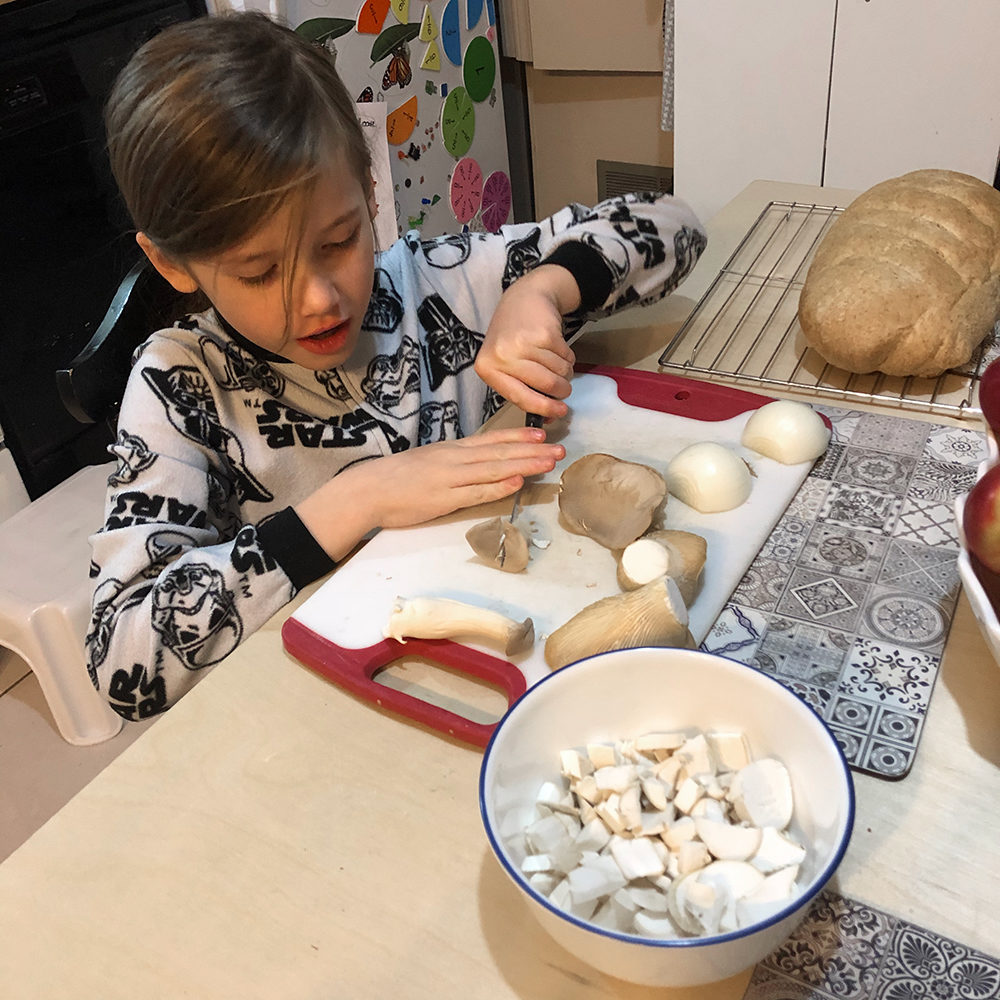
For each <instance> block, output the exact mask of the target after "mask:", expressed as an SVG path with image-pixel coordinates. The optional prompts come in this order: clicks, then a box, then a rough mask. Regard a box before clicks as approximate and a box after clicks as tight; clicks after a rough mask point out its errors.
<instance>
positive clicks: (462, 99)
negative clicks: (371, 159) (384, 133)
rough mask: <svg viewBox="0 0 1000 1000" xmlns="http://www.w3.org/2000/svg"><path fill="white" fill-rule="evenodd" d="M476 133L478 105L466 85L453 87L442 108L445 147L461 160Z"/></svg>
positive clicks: (442, 130)
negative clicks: (470, 95)
mask: <svg viewBox="0 0 1000 1000" xmlns="http://www.w3.org/2000/svg"><path fill="white" fill-rule="evenodd" d="M414 100H416V98H414ZM475 134H476V107H475V105H474V104H473V102H472V98H471V97H469V92H468V91H467V90H466V89H465V87H453V88H452V89H451V90H450V91H449V92H448V96H447V97H446V98H445V99H444V107H443V108H442V109H441V136H442V139H443V140H444V148H445V149H446V150H448V152H449V154H450V155H452V156H453V157H455V159H456V160H460V159H461V158H462V157H463V156H465V154H466V153H467V152H468V151H469V147H470V146H471V145H472V137H473V136H474V135H475ZM390 141H391V140H390Z"/></svg>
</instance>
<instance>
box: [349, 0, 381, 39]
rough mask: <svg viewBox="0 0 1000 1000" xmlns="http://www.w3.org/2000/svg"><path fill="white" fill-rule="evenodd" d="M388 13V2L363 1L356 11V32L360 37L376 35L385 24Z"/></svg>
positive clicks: (378, 0) (379, 0)
mask: <svg viewBox="0 0 1000 1000" xmlns="http://www.w3.org/2000/svg"><path fill="white" fill-rule="evenodd" d="M388 13H389V0H365V2H364V3H363V4H362V5H361V10H359V11H358V19H357V25H358V32H359V33H360V34H362V35H377V34H378V33H379V32H380V31H381V30H382V25H383V24H385V19H386V16H387V15H388Z"/></svg>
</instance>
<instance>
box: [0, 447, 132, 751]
mask: <svg viewBox="0 0 1000 1000" xmlns="http://www.w3.org/2000/svg"><path fill="white" fill-rule="evenodd" d="M114 468H115V465H114V463H113V462H112V463H108V464H105V465H94V466H89V467H87V468H85V469H81V470H80V471H79V472H77V473H75V474H74V475H72V476H70V478H69V479H67V480H65V481H64V482H62V483H60V484H59V485H58V486H56V487H54V488H53V489H51V490H49V492H48V493H46V494H45V495H44V496H41V497H39V498H38V499H37V500H35V501H34V502H33V503H30V504H29V505H28V506H27V507H25V508H23V509H22V510H19V511H17V512H16V513H14V514H13V515H12V516H11V517H9V518H8V519H7V520H6V521H4V522H2V523H0V646H6V647H7V648H8V649H10V650H12V651H13V652H15V653H17V655H18V656H20V657H21V659H23V660H24V661H25V663H27V664H28V666H29V667H30V668H31V670H32V672H33V673H34V675H35V677H37V678H38V683H39V686H40V687H41V689H42V694H44V695H45V700H46V702H47V703H48V706H49V709H50V710H51V712H52V716H53V718H54V719H55V721H56V725H57V726H58V727H59V733H60V735H61V736H62V738H63V739H64V740H66V742H67V743H73V744H75V745H76V746H89V745H90V744H92V743H101V742H103V741H104V740H108V739H111V737H112V736H114V735H115V734H116V733H117V732H118V731H119V730H120V729H121V727H122V719H121V717H120V716H119V715H117V714H115V712H113V711H112V710H111V707H110V706H109V705H108V703H107V702H106V701H105V700H104V698H103V697H102V696H101V695H99V694H98V693H97V691H96V690H95V689H94V685H93V684H91V682H90V678H89V677H88V676H87V667H86V660H85V656H84V649H83V643H84V637H85V636H86V634H87V626H88V625H89V622H90V599H91V595H92V593H93V583H92V581H91V580H90V574H89V569H90V558H91V555H90V545H89V543H88V541H87V539H88V538H89V537H90V536H91V535H92V534H93V533H94V532H95V531H97V530H98V529H99V528H100V526H101V524H102V523H103V519H104V497H105V493H106V492H107V483H108V475H109V474H110V473H111V471H112V470H113V469H114Z"/></svg>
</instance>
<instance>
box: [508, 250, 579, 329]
mask: <svg viewBox="0 0 1000 1000" xmlns="http://www.w3.org/2000/svg"><path fill="white" fill-rule="evenodd" d="M525 279H529V280H530V281H531V283H532V284H533V285H534V286H535V288H536V289H537V290H539V291H541V292H543V293H544V294H545V295H547V296H548V298H549V299H550V300H551V301H552V304H553V305H554V306H555V307H556V309H557V310H558V311H559V314H560V315H561V316H566V315H568V314H569V313H571V312H574V311H575V310H576V309H578V308H579V307H580V286H579V285H578V284H577V282H576V278H575V277H574V275H573V272H572V271H570V270H569V269H568V268H566V267H563V265H562V264H556V263H548V262H547V261H542V263H540V264H539V265H538V266H537V267H535V268H534V269H533V270H531V271H529V272H528V273H527V274H526V275H524V278H522V279H521V280H522V281H523V280H525Z"/></svg>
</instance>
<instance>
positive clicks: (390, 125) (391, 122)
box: [385, 94, 417, 146]
mask: <svg viewBox="0 0 1000 1000" xmlns="http://www.w3.org/2000/svg"><path fill="white" fill-rule="evenodd" d="M416 124H417V97H416V94H414V96H413V97H411V98H410V99H409V100H408V101H407V102H406V103H405V104H401V105H400V106H399V107H398V108H396V110H395V111H390V112H389V114H388V115H386V118H385V135H386V138H387V139H388V140H389V142H390V143H392V145H393V146H401V145H402V144H403V143H404V142H406V140H407V139H409V138H410V136H411V135H412V134H413V128H414V126H415V125H416Z"/></svg>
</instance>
